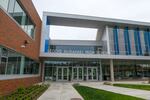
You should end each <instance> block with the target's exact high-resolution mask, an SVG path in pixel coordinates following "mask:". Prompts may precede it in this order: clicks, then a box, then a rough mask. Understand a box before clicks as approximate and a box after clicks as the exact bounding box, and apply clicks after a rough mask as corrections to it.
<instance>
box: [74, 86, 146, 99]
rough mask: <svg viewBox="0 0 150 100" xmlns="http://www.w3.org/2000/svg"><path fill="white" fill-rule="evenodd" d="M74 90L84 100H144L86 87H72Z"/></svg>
mask: <svg viewBox="0 0 150 100" xmlns="http://www.w3.org/2000/svg"><path fill="white" fill-rule="evenodd" d="M74 88H75V89H76V90H77V91H78V92H79V93H80V95H81V96H82V97H83V98H84V100H144V99H141V98H136V97H132V96H127V95H122V94H117V93H113V92H108V91H104V90H100V89H94V88H90V87H86V86H80V85H74Z"/></svg>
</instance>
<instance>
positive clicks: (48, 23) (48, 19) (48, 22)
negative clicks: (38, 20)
mask: <svg viewBox="0 0 150 100" xmlns="http://www.w3.org/2000/svg"><path fill="white" fill-rule="evenodd" d="M46 25H50V17H49V16H47V18H46Z"/></svg>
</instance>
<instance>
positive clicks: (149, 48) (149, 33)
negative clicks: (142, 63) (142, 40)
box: [147, 30, 150, 54]
mask: <svg viewBox="0 0 150 100" xmlns="http://www.w3.org/2000/svg"><path fill="white" fill-rule="evenodd" d="M147 34H148V36H147V38H148V40H147V41H148V50H149V54H150V31H149V30H148V33H147Z"/></svg>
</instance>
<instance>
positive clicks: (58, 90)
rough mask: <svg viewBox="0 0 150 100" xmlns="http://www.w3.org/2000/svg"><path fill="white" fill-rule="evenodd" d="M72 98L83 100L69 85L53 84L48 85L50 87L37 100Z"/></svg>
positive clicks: (64, 99) (69, 99)
mask: <svg viewBox="0 0 150 100" xmlns="http://www.w3.org/2000/svg"><path fill="white" fill-rule="evenodd" d="M72 98H81V100H83V98H82V97H81V96H80V94H79V93H78V92H77V91H76V90H75V89H74V88H73V87H72V84H71V83H62V82H59V83H57V82H54V83H51V84H50V87H49V88H48V89H47V91H46V92H45V93H43V95H42V96H40V97H39V98H38V100H71V99H72ZM72 100H73V99H72ZM74 100H79V99H74Z"/></svg>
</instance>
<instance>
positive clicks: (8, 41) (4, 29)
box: [0, 0, 42, 60]
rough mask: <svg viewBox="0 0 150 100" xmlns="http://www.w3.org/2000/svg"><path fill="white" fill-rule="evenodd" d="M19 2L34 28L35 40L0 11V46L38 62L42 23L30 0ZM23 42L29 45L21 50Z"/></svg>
mask: <svg viewBox="0 0 150 100" xmlns="http://www.w3.org/2000/svg"><path fill="white" fill-rule="evenodd" d="M21 2H22V5H23V7H24V8H25V10H26V11H27V13H28V14H29V16H30V17H31V19H32V21H33V23H34V24H35V26H36V29H35V39H31V38H30V37H29V36H28V35H27V33H25V32H24V31H23V30H22V28H21V27H20V26H19V25H17V23H16V22H15V21H14V20H13V19H12V18H10V16H9V15H7V14H6V12H4V11H3V10H2V9H0V45H3V46H5V47H8V48H11V49H13V50H15V51H17V52H20V53H22V54H24V55H25V56H27V57H30V58H32V59H35V60H39V50H40V37H41V24H42V22H41V19H40V17H39V15H38V14H37V12H36V9H35V8H34V5H33V4H32V2H31V0H21ZM25 40H27V41H29V42H30V44H29V45H28V46H27V47H26V48H21V45H22V44H23V43H24V41H25Z"/></svg>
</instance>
